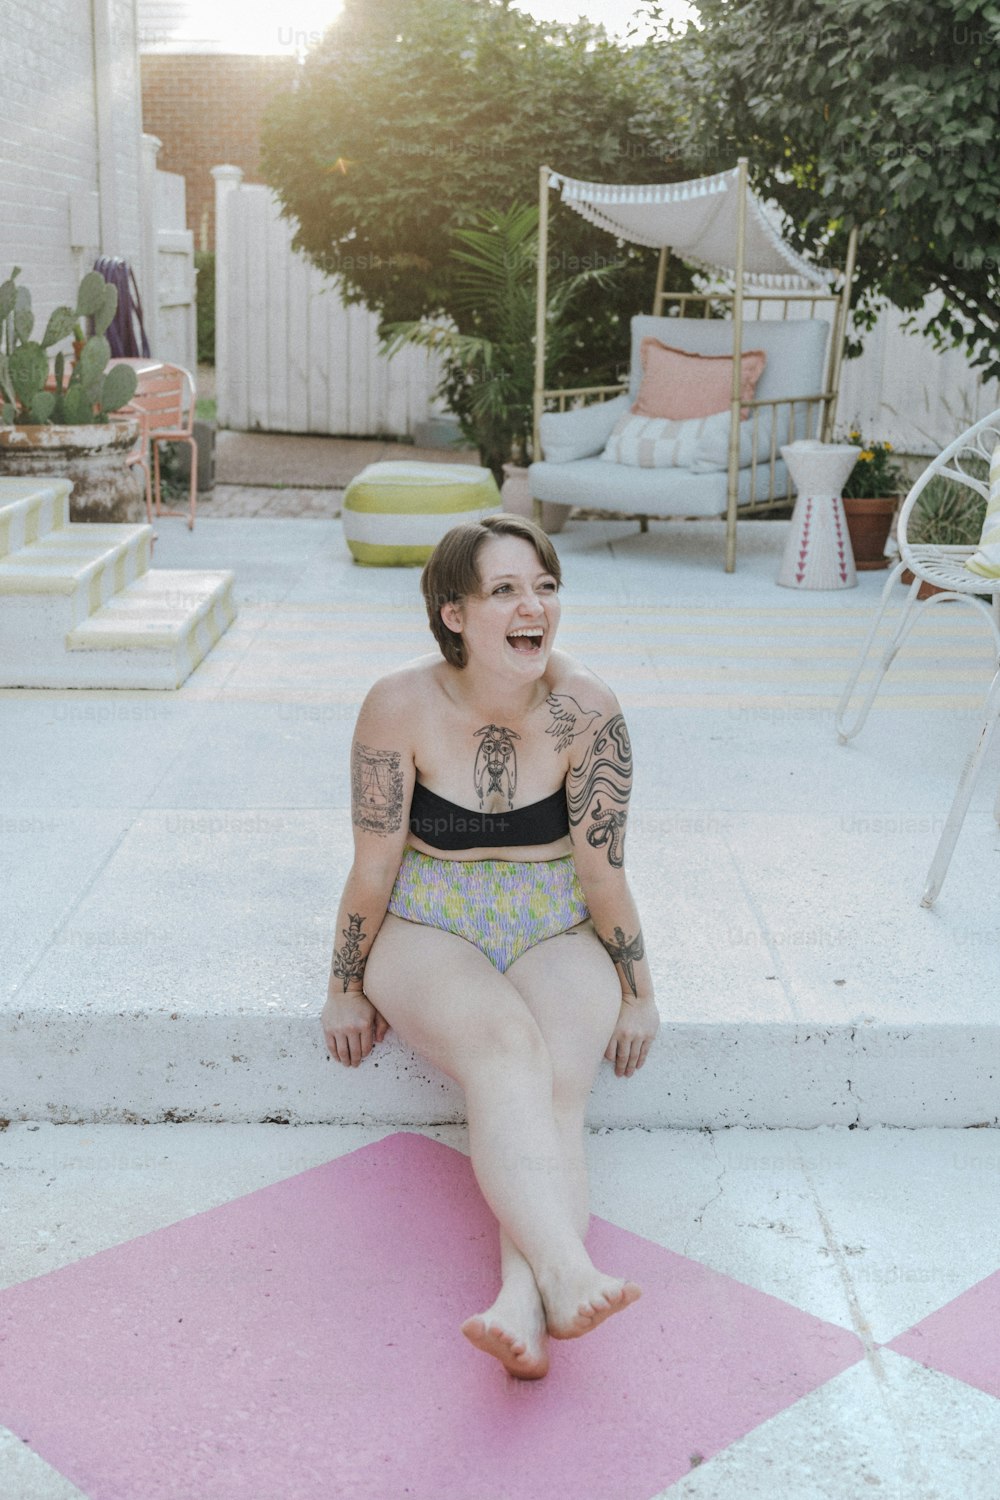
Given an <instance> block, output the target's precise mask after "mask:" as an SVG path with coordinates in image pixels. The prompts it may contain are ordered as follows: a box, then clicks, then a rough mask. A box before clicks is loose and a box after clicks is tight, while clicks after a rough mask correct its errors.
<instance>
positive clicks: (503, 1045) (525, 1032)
mask: <svg viewBox="0 0 1000 1500" xmlns="http://www.w3.org/2000/svg"><path fill="white" fill-rule="evenodd" d="M477 1042H478V1043H479V1044H480V1045H478V1046H477V1048H476V1056H475V1057H474V1058H472V1059H470V1067H471V1068H475V1067H476V1066H477V1065H478V1066H480V1067H483V1068H504V1069H510V1068H531V1069H532V1070H533V1071H540V1072H543V1073H545V1074H546V1076H547V1077H548V1078H550V1079H551V1076H552V1059H551V1057H550V1056H549V1049H548V1047H547V1046H546V1043H545V1038H544V1036H543V1035H542V1032H541V1028H540V1027H539V1025H538V1022H537V1021H536V1020H535V1018H534V1016H533V1015H532V1014H531V1012H530V1011H529V1009H528V1007H527V1006H526V1005H525V1004H524V1002H523V1000H522V999H521V998H520V996H517V997H516V998H515V997H513V996H512V998H511V1003H510V1004H509V1005H504V1006H498V1007H496V1008H495V1009H494V1010H493V1011H491V1012H490V1013H489V1014H488V1015H486V1016H484V1017H483V1018H482V1022H481V1025H480V1027H479V1029H478V1035H477Z"/></svg>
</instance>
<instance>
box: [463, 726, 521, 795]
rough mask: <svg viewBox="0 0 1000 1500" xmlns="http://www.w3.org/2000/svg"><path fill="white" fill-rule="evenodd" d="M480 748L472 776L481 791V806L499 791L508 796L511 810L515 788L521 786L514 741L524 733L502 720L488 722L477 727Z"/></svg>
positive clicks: (500, 793)
mask: <svg viewBox="0 0 1000 1500" xmlns="http://www.w3.org/2000/svg"><path fill="white" fill-rule="evenodd" d="M476 737H477V738H478V740H479V749H478V750H477V751H476V763H475V765H474V767H473V770H472V777H473V781H474V783H475V787H476V791H477V792H478V794H479V806H480V807H482V806H483V805H484V803H485V801H486V798H487V797H489V796H490V795H491V793H493V792H496V793H497V794H498V795H499V796H501V797H506V798H507V807H508V810H509V809H510V808H512V807H513V806H514V791H515V789H516V787H517V752H516V751H515V749H514V741H515V740H519V739H520V738H521V736H520V735H519V734H515V733H514V731H513V729H505V728H504V726H503V725H502V724H484V725H483V727H482V729H477V730H476Z"/></svg>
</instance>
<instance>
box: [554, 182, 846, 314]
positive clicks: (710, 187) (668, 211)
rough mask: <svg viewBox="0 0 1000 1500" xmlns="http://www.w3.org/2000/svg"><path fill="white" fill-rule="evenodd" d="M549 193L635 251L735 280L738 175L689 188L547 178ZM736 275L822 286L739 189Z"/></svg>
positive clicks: (768, 216) (772, 221) (766, 211)
mask: <svg viewBox="0 0 1000 1500" xmlns="http://www.w3.org/2000/svg"><path fill="white" fill-rule="evenodd" d="M549 183H550V186H552V187H554V188H556V189H558V190H559V192H560V193H561V195H562V200H563V202H564V203H565V204H567V206H568V207H569V208H572V209H575V211H576V212H577V213H578V214H581V215H582V216H583V218H585V219H589V220H590V222H591V223H592V224H598V225H600V227H601V228H602V229H607V230H608V231H609V232H610V233H611V234H614V235H616V236H617V237H618V238H619V239H623V240H630V241H631V242H632V243H633V244H636V245H650V246H653V247H654V248H660V247H662V246H664V245H669V247H670V249H671V251H672V252H673V253H674V254H676V255H678V256H680V258H681V259H682V260H684V261H687V263H688V264H689V265H693V266H698V267H700V268H701V269H702V270H705V271H721V272H723V273H725V274H727V275H729V276H733V275H735V272H736V225H737V213H738V206H739V195H738V189H739V168H738V167H734V168H733V169H732V171H729V172H719V173H718V174H717V175H716V176H715V177H695V178H693V179H692V180H690V181H689V182H655V183H611V182H581V181H580V180H579V179H577V178H574V177H564V176H563V175H562V173H560V172H550V173H549ZM744 272H745V274H746V276H748V277H749V278H751V279H752V280H754V281H759V282H763V283H766V284H769V285H772V286H787V285H789V283H790V281H791V280H792V279H794V280H795V281H796V282H798V283H801V282H802V281H807V282H809V283H810V284H811V285H813V286H824V287H825V286H827V285H828V278H827V276H826V275H824V273H823V272H822V271H820V270H818V269H817V268H816V267H815V266H811V265H810V264H809V262H808V261H806V260H803V258H802V257H801V256H800V255H797V254H796V253H795V251H794V250H792V249H791V248H790V247H789V246H788V245H786V244H785V243H784V241H783V239H782V237H781V228H780V223H779V220H778V217H777V210H776V209H774V208H773V207H772V206H771V205H769V204H766V203H764V201H763V200H762V199H760V198H758V197H757V195H756V194H755V193H754V192H752V191H751V190H750V189H749V188H748V189H747V220H746V242H745V249H744Z"/></svg>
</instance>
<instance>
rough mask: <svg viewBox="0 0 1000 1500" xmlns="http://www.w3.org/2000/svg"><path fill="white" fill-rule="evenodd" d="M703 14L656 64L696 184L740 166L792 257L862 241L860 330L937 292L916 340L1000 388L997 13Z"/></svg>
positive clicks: (781, 1)
mask: <svg viewBox="0 0 1000 1500" xmlns="http://www.w3.org/2000/svg"><path fill="white" fill-rule="evenodd" d="M697 4H698V10H699V12H700V18H701V26H700V28H698V27H693V26H692V27H690V28H688V30H687V31H686V32H685V33H684V34H683V35H682V36H679V37H674V36H671V35H670V34H669V28H665V34H664V37H663V39H662V45H661V46H660V47H659V49H657V50H658V56H659V60H660V66H661V68H662V69H663V74H664V80H665V84H666V83H669V86H670V87H671V88H672V89H673V90H674V91H675V98H676V100H677V102H678V105H679V112H680V116H681V119H680V120H679V122H678V126H677V129H676V132H675V134H674V135H673V136H672V137H671V140H672V142H673V144H674V145H675V146H676V147H677V148H678V149H679V150H681V151H682V152H683V153H684V155H685V157H686V159H687V160H688V162H689V163H691V164H694V165H696V167H697V170H699V171H703V172H709V171H716V170H719V169H721V168H723V167H728V166H731V165H732V162H733V160H734V158H735V157H736V156H738V155H741V156H748V157H749V158H750V162H751V165H752V169H753V171H754V175H755V182H756V185H757V186H758V187H759V188H761V189H762V190H764V192H765V193H766V194H767V195H768V196H772V197H773V198H774V199H776V200H777V202H778V203H780V204H781V206H782V207H783V208H784V209H785V210H786V211H787V213H788V214H789V216H790V218H791V220H792V222H793V224H794V225H795V233H796V236H797V244H798V247H799V248H800V249H804V250H806V251H807V252H812V253H815V252H816V247H817V246H820V247H822V248H821V250H820V254H821V255H822V254H824V253H825V254H826V255H828V256H829V258H830V259H831V260H832V261H833V262H834V263H837V262H838V261H839V260H842V257H843V251H844V246H845V241H846V235H847V231H848V229H849V228H850V226H851V225H852V224H855V223H856V224H858V225H859V226H860V233H861V247H860V262H859V269H860V275H859V289H860V293H861V295H860V299H859V308H860V318H859V321H860V322H861V323H862V324H867V326H871V324H872V323H873V322H874V318H875V307H876V304H877V302H878V300H879V299H880V298H883V297H884V298H888V299H889V301H891V302H892V303H894V304H895V305H896V306H897V307H899V308H902V309H904V310H908V311H916V310H917V309H919V308H920V307H921V305H922V304H923V302H924V299H925V297H927V295H928V294H929V293H932V292H935V291H939V292H941V293H942V294H943V299H944V300H943V304H942V306H941V309H940V311H938V312H937V313H935V314H934V315H933V316H932V317H931V318H930V321H929V324H925V325H924V326H925V327H926V328H927V329H928V331H929V332H930V333H931V335H932V336H933V337H934V338H935V339H936V341H937V342H938V344H939V345H941V346H943V347H948V346H956V345H961V346H964V347H965V348H966V350H967V351H968V353H969V355H970V357H971V360H972V363H973V364H974V365H978V366H981V367H982V369H983V374H984V375H985V376H993V375H997V374H1000V275H998V266H1000V215H998V213H997V204H998V203H1000V154H998V152H997V149H996V133H997V128H998V121H1000V5H997V4H990V3H983V0H973V3H968V0H697ZM648 10H649V12H650V13H651V14H653V15H656V14H657V11H658V7H657V6H655V5H651V6H649V7H648ZM660 139H661V140H662V139H663V137H661V138H660Z"/></svg>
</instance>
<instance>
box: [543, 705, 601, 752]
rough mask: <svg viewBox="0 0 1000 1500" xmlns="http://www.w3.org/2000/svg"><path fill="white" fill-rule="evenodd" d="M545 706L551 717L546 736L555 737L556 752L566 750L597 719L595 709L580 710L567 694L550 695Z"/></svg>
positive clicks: (597, 712) (597, 711) (596, 710)
mask: <svg viewBox="0 0 1000 1500" xmlns="http://www.w3.org/2000/svg"><path fill="white" fill-rule="evenodd" d="M545 706H546V708H547V709H548V711H549V713H550V714H551V715H552V723H551V724H550V725H549V727H548V728H547V729H546V731H545V733H546V734H552V735H555V740H556V750H557V751H563V750H567V749H568V748H569V746H570V745H571V744H572V743H573V741H574V740H575V739H576V737H577V735H578V734H583V733H584V732H585V731H586V730H588V729H589V728H590V727H591V725H592V724H593V722H594V720H595V719H596V718H597V717H598V714H599V712H600V711H599V710H598V709H596V708H581V707H580V705H579V703H577V701H576V699H575V698H573V697H571V695H570V694H569V693H550V694H549V696H548V697H547V698H546V700H545Z"/></svg>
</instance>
